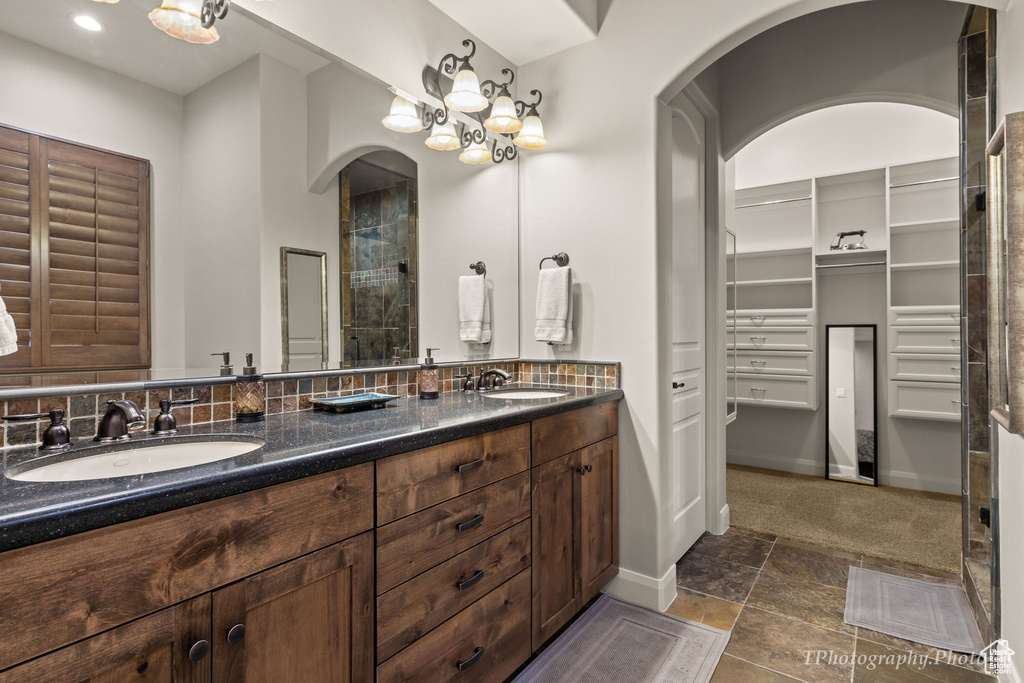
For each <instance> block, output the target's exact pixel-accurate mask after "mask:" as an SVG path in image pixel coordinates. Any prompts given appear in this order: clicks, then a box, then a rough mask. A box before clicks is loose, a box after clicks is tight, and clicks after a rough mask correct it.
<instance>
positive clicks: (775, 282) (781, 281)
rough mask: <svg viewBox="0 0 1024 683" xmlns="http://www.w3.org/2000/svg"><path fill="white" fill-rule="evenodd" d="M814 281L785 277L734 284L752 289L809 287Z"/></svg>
mask: <svg viewBox="0 0 1024 683" xmlns="http://www.w3.org/2000/svg"><path fill="white" fill-rule="evenodd" d="M813 280H814V278H810V277H785V278H776V279H772V280H740V281H739V282H737V283H736V285H737V286H739V287H752V286H755V285H756V286H759V287H764V286H780V285H786V286H789V285H809V284H811V282H812V281H813Z"/></svg>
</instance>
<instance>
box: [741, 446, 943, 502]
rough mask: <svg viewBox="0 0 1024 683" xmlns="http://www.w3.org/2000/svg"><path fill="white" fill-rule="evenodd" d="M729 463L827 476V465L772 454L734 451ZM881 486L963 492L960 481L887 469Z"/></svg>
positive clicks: (882, 472) (939, 491) (881, 476)
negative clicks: (825, 473)
mask: <svg viewBox="0 0 1024 683" xmlns="http://www.w3.org/2000/svg"><path fill="white" fill-rule="evenodd" d="M726 462H728V463H729V464H730V465H745V466H747V467H761V468H764V469H768V470H779V471H782V472H795V473H797V474H810V475H813V476H816V477H821V476H824V472H825V468H824V464H823V461H820V460H808V459H806V458H795V459H794V458H784V457H780V456H777V455H772V454H769V453H754V452H751V451H736V450H730V451H729V452H728V454H727V455H726ZM883 464H884V462H883ZM879 482H880V483H881V484H884V485H885V486H900V487H903V488H906V489H917V490H919V491H935V492H938V493H951V494H953V495H959V494H960V488H961V487H960V479H959V478H958V477H934V476H930V475H926V474H917V473H915V472H898V471H891V470H885V469H883V470H881V471H880V472H879Z"/></svg>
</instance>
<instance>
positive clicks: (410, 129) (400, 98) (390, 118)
mask: <svg viewBox="0 0 1024 683" xmlns="http://www.w3.org/2000/svg"><path fill="white" fill-rule="evenodd" d="M381 123H383V124H384V127H385V128H387V129H388V130H393V131H397V132H399V133H418V132H419V131H421V130H423V121H422V120H421V119H420V111H419V107H418V106H417V105H416V103H415V102H413V101H412V100H410V99H409V98H408V97H405V96H404V95H395V99H393V100H392V101H391V111H390V112H388V115H387V116H385V117H384V120H383V121H381Z"/></svg>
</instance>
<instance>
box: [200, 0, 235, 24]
mask: <svg viewBox="0 0 1024 683" xmlns="http://www.w3.org/2000/svg"><path fill="white" fill-rule="evenodd" d="M230 8H231V0H204V2H203V7H202V9H201V10H200V16H199V19H200V21H201V22H202V24H203V28H211V27H212V26H213V24H214V22H216V21H217V20H218V19H223V18H224V17H226V16H227V15H228V10H229V9H230Z"/></svg>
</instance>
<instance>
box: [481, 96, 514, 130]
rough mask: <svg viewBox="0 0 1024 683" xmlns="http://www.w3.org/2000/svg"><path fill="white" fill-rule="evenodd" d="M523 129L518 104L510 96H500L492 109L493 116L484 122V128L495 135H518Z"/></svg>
mask: <svg viewBox="0 0 1024 683" xmlns="http://www.w3.org/2000/svg"><path fill="white" fill-rule="evenodd" d="M522 127H523V122H522V121H520V120H519V115H518V114H516V103H515V102H513V101H512V98H511V97H509V96H508V95H499V96H498V99H496V100H494V106H493V107H491V115H490V116H488V117H487V120H486V121H484V128H486V129H487V130H489V131H492V132H494V133H518V132H519V130H520V129H522Z"/></svg>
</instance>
